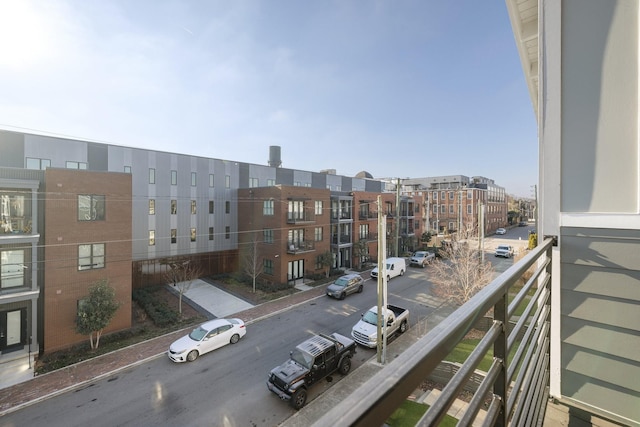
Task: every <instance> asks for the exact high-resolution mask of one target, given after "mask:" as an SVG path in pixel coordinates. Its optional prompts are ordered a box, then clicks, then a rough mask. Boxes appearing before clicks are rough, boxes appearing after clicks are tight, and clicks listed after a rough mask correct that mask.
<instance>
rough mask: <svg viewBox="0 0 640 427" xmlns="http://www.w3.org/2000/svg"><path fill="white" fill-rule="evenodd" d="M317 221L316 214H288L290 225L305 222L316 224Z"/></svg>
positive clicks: (306, 212) (307, 212)
mask: <svg viewBox="0 0 640 427" xmlns="http://www.w3.org/2000/svg"><path fill="white" fill-rule="evenodd" d="M315 220H316V214H315V212H311V211H308V210H305V211H304V212H287V223H288V224H299V223H303V222H314V221H315Z"/></svg>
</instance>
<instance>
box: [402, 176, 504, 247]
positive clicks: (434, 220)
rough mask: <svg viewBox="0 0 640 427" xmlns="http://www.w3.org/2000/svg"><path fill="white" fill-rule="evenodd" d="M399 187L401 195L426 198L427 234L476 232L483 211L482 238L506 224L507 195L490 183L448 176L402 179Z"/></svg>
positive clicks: (483, 180)
mask: <svg viewBox="0 0 640 427" xmlns="http://www.w3.org/2000/svg"><path fill="white" fill-rule="evenodd" d="M401 185H402V192H403V194H411V195H422V196H424V197H425V202H424V203H425V210H424V213H425V215H424V217H423V220H424V223H425V225H426V226H427V227H428V229H429V231H431V230H433V231H434V232H437V233H445V232H446V233H452V232H455V231H457V230H460V229H471V230H477V229H478V224H479V218H480V212H481V210H482V209H484V232H485V234H489V233H493V232H494V231H495V230H496V229H497V228H500V227H505V226H506V225H507V224H508V201H507V195H506V192H505V190H504V188H503V187H500V186H498V185H496V184H495V182H494V181H493V180H492V179H489V178H485V177H481V176H475V177H471V178H469V177H467V176H464V175H450V176H437V177H426V178H410V179H404V180H402V184H401Z"/></svg>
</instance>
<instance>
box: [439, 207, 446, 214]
mask: <svg viewBox="0 0 640 427" xmlns="http://www.w3.org/2000/svg"><path fill="white" fill-rule="evenodd" d="M440 213H447V206H446V205H440Z"/></svg>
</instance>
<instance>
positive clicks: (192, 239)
mask: <svg viewBox="0 0 640 427" xmlns="http://www.w3.org/2000/svg"><path fill="white" fill-rule="evenodd" d="M191 241H192V242H195V241H196V229H195V228H192V229H191Z"/></svg>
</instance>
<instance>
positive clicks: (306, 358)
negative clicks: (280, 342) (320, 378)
mask: <svg viewBox="0 0 640 427" xmlns="http://www.w3.org/2000/svg"><path fill="white" fill-rule="evenodd" d="M291 359H292V360H293V361H294V362H296V363H297V364H299V365H302V366H304V367H305V368H307V369H311V366H312V365H313V357H312V356H311V355H310V354H309V353H307V352H304V351H300V350H299V349H297V348H296V349H294V350H293V351H292V352H291Z"/></svg>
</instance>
